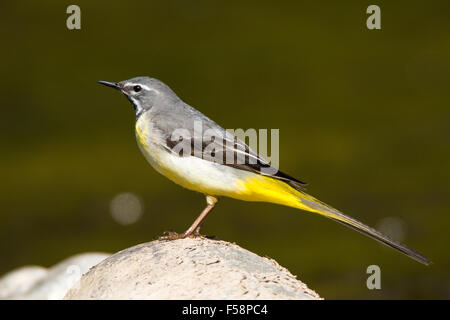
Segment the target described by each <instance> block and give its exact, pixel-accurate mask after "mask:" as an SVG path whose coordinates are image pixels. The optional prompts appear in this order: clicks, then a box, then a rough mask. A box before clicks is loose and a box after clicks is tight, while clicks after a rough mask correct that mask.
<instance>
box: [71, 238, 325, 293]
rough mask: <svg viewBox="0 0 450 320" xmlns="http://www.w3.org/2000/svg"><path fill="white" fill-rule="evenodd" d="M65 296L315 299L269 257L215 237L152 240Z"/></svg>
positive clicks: (89, 275)
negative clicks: (209, 238) (213, 238)
mask: <svg viewBox="0 0 450 320" xmlns="http://www.w3.org/2000/svg"><path fill="white" fill-rule="evenodd" d="M65 299H320V297H319V295H318V294H317V293H315V292H314V291H312V290H310V289H308V287H307V286H306V285H305V284H303V283H302V282H300V281H298V280H297V279H296V278H295V276H293V275H292V274H291V273H289V271H288V270H286V269H285V268H283V267H281V266H280V265H278V264H277V263H276V262H275V261H274V260H271V259H268V258H263V257H260V256H257V255H256V254H254V253H251V252H249V251H247V250H245V249H242V248H241V247H239V246H237V245H235V244H232V243H228V242H224V241H216V240H208V239H204V238H193V239H192V238H188V239H179V240H173V241H152V242H148V243H144V244H140V245H137V246H134V247H131V248H128V249H125V250H123V251H120V252H118V253H116V254H114V255H112V256H110V257H109V258H107V259H105V260H104V261H102V262H101V263H99V264H98V265H96V266H95V267H93V268H91V269H90V270H89V272H87V273H86V274H85V275H83V277H82V278H81V279H80V282H79V283H77V284H76V285H75V286H74V287H73V288H72V289H71V290H69V292H68V293H67V295H66V296H65Z"/></svg>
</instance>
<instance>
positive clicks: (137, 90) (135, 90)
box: [133, 86, 142, 92]
mask: <svg viewBox="0 0 450 320" xmlns="http://www.w3.org/2000/svg"><path fill="white" fill-rule="evenodd" d="M133 90H134V92H139V91H141V90H142V87H141V86H134V87H133Z"/></svg>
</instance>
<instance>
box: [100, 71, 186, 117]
mask: <svg viewBox="0 0 450 320" xmlns="http://www.w3.org/2000/svg"><path fill="white" fill-rule="evenodd" d="M99 83H100V84H103V85H105V86H107V87H111V88H114V89H116V90H119V91H120V92H122V93H123V94H124V95H125V97H127V99H128V100H129V101H130V102H131V103H132V104H133V107H134V110H135V111H136V116H137V117H138V116H139V115H141V114H142V113H144V112H145V111H147V110H150V109H151V108H152V107H154V106H155V105H157V104H164V103H165V102H170V101H171V100H172V101H174V100H178V97H177V96H176V94H175V93H174V92H173V91H172V90H171V89H170V88H169V87H168V86H167V85H165V84H164V83H163V82H161V81H159V80H158V79H154V78H149V77H136V78H132V79H129V80H124V81H120V82H109V81H99Z"/></svg>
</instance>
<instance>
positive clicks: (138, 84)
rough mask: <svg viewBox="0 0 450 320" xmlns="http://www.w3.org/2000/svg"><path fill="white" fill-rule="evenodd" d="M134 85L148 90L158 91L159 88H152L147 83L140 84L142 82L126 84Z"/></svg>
mask: <svg viewBox="0 0 450 320" xmlns="http://www.w3.org/2000/svg"><path fill="white" fill-rule="evenodd" d="M134 86H141V88H144V89H145V90H147V91H155V92H158V91H157V90H155V89H150V87H148V86H146V85H145V84H140V83H131V82H130V83H127V84H126V85H125V87H134Z"/></svg>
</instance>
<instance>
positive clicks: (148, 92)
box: [99, 77, 431, 265]
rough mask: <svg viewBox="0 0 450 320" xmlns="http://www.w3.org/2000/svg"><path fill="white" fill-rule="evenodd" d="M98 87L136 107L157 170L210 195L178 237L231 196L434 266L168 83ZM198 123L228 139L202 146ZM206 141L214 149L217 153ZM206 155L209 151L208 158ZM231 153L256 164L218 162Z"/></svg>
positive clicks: (193, 231) (141, 80) (141, 138)
mask: <svg viewBox="0 0 450 320" xmlns="http://www.w3.org/2000/svg"><path fill="white" fill-rule="evenodd" d="M99 83H101V84H103V85H105V86H108V87H111V88H114V89H117V90H119V91H120V92H122V93H123V94H124V95H125V97H126V98H127V99H128V100H129V101H130V102H131V103H132V105H133V107H134V110H135V111H136V123H135V130H136V138H137V142H138V145H139V148H140V149H141V151H142V153H143V154H144V156H145V157H146V159H147V160H148V162H150V164H151V165H152V166H153V168H154V169H156V171H158V172H159V173H161V174H163V175H164V176H166V177H167V178H169V179H170V180H172V181H173V182H175V183H177V184H179V185H181V186H183V187H185V188H187V189H190V190H194V191H197V192H201V193H203V194H205V195H206V202H207V206H206V208H205V209H204V210H203V211H202V212H201V214H200V215H199V217H198V218H197V219H196V220H195V221H194V223H193V224H192V225H191V226H190V227H189V229H187V230H186V232H185V233H184V234H182V235H177V236H178V237H179V238H183V237H188V236H195V235H200V228H201V227H202V224H203V222H204V221H205V218H206V217H207V215H208V214H209V213H210V212H211V210H212V209H213V208H214V206H215V204H216V203H217V201H218V197H220V196H227V197H231V198H235V199H240V200H245V201H263V202H271V203H276V204H281V205H285V206H289V207H293V208H297V209H302V210H306V211H310V212H314V213H318V214H320V215H322V216H325V217H328V218H330V219H332V220H334V221H337V222H340V223H342V224H344V225H346V226H348V227H350V228H353V229H355V230H357V231H359V232H361V233H363V234H365V235H367V236H369V237H371V238H373V239H375V240H378V241H379V242H381V243H383V244H385V245H388V246H390V247H392V248H394V249H397V250H398V251H400V252H402V253H404V254H405V255H407V256H409V257H411V258H413V259H415V260H417V261H419V262H421V263H423V264H425V265H428V264H430V263H431V262H430V261H429V260H428V259H427V258H426V257H424V256H423V255H421V254H419V253H417V252H415V251H414V250H412V249H410V248H408V247H406V246H405V245H402V244H400V243H398V242H396V241H394V240H391V239H389V238H388V237H387V236H385V235H383V234H382V233H380V232H379V231H377V230H375V229H373V228H371V227H369V226H367V225H365V224H363V223H361V222H359V221H358V220H356V219H353V218H351V217H349V216H347V215H345V214H343V213H342V212H340V211H338V210H336V209H334V208H332V207H330V206H329V205H327V204H325V203H323V202H321V201H319V200H317V199H315V198H314V197H312V196H310V195H308V194H306V193H305V191H304V190H305V189H304V188H303V185H304V183H303V182H301V181H300V180H297V179H295V178H293V177H291V176H289V175H287V174H285V173H283V172H281V171H278V170H276V169H274V168H272V167H271V166H270V165H269V164H268V162H267V161H266V160H265V159H263V158H262V157H260V156H259V155H258V154H256V153H255V152H254V151H253V150H252V149H250V148H249V147H248V146H247V145H246V144H245V143H244V142H242V141H241V140H239V139H238V138H236V137H235V136H234V135H232V134H231V133H229V132H228V131H226V130H225V129H223V128H222V127H220V126H219V125H218V124H216V123H215V122H214V121H212V120H211V119H209V118H208V117H206V116H205V115H203V114H202V113H201V112H199V111H197V110H196V109H194V108H192V107H191V106H190V105H188V104H186V103H184V102H183V101H182V100H181V99H180V98H178V96H177V95H176V94H175V93H174V92H173V91H172V90H171V89H170V88H169V87H168V86H167V85H166V84H164V83H163V82H161V81H159V80H157V79H154V78H149V77H137V78H132V79H129V80H125V81H121V82H108V81H99ZM195 123H200V124H201V126H202V129H203V130H214V131H215V132H218V133H220V134H222V138H223V139H214V140H211V141H206V142H205V141H203V140H204V139H203V137H198V135H196V134H195V132H194V131H195ZM176 130H181V131H182V132H184V133H185V134H186V136H188V137H189V139H185V140H187V142H188V144H187V145H185V147H191V146H193V148H190V149H191V150H190V151H189V152H188V154H186V152H184V153H183V152H181V153H180V152H179V151H178V150H176V149H175V146H177V143H179V142H180V141H179V140H177V139H178V138H177V137H175V138H176V139H175V140H177V141H174V132H175V131H176ZM183 137H184V136H183ZM182 140H183V139H182ZM207 142H210V143H213V144H214V148H213V149H214V151H213V152H211V148H210V147H208V146H209V143H207ZM228 142H231V143H228ZM188 149H189V148H188ZM206 150H209V151H208V154H207V152H206ZM229 151H231V152H232V153H233V155H234V154H239V155H240V156H241V158H242V156H244V158H245V159H247V160H248V159H251V160H253V161H240V162H239V163H238V162H237V161H231V163H230V161H216V160H217V159H218V158H219V159H223V158H220V156H219V157H217V156H216V155H215V153H216V152H225V153H226V152H229ZM211 155H213V158H212V157H211ZM214 156H215V157H214ZM233 160H234V156H233ZM242 162H243V163H242ZM272 169H273V170H272ZM177 236H175V237H177Z"/></svg>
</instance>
